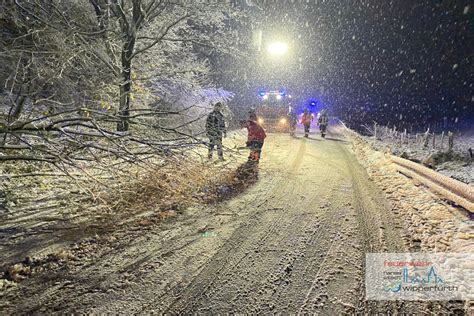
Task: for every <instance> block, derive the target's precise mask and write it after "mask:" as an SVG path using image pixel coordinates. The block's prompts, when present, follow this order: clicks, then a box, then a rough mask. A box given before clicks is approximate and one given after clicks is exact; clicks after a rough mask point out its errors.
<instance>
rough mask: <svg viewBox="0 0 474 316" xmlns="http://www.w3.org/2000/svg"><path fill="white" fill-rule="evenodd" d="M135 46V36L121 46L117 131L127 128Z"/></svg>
mask: <svg viewBox="0 0 474 316" xmlns="http://www.w3.org/2000/svg"><path fill="white" fill-rule="evenodd" d="M134 46H135V38H133V37H132V38H131V39H129V40H128V41H127V43H126V44H125V45H124V47H123V48H122V72H121V77H122V78H121V79H122V80H121V83H120V88H119V90H120V107H119V115H120V121H119V122H118V123H117V131H119V132H126V131H128V130H129V127H130V123H129V116H130V92H131V90H132V59H131V58H132V54H133V48H134Z"/></svg>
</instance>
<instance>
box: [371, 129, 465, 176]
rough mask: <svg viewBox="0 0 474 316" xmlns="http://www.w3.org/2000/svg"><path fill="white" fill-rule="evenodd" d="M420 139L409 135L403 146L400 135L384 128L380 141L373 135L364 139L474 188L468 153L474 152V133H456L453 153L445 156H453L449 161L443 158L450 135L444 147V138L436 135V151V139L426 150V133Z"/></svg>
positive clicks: (380, 149)
mask: <svg viewBox="0 0 474 316" xmlns="http://www.w3.org/2000/svg"><path fill="white" fill-rule="evenodd" d="M379 128H380V127H379ZM418 136H419V137H418V138H416V137H415V135H410V134H408V135H407V137H406V138H405V139H404V142H403V144H401V141H400V137H401V135H400V134H399V133H397V134H396V135H392V134H391V133H385V132H384V129H383V128H380V130H379V132H378V137H377V140H376V141H374V138H373V136H370V137H369V136H367V137H364V138H365V139H366V140H367V141H368V143H369V144H371V145H372V146H373V148H375V149H376V150H378V151H381V152H385V151H386V150H387V148H390V150H391V152H392V153H393V154H394V155H397V156H402V157H404V158H407V159H410V160H413V161H417V162H420V163H423V164H425V165H427V166H429V167H430V168H433V169H434V170H436V171H438V172H440V173H442V174H444V175H447V176H449V177H452V178H454V179H456V180H459V181H462V182H464V183H467V184H471V185H474V159H472V158H471V157H470V155H469V151H468V149H469V148H472V150H473V151H474V131H467V132H464V133H457V134H455V137H454V147H453V154H452V155H451V156H447V155H446V156H444V157H449V158H448V159H446V160H447V161H444V159H443V158H444V157H443V155H442V153H446V152H447V147H448V139H447V136H445V137H444V139H443V143H442V144H441V135H440V134H437V135H436V140H435V149H433V146H432V138H430V139H429V142H428V146H427V147H426V148H424V146H423V145H422V144H421V143H422V142H421V138H422V134H419V135H418ZM436 156H438V157H439V158H437V157H436Z"/></svg>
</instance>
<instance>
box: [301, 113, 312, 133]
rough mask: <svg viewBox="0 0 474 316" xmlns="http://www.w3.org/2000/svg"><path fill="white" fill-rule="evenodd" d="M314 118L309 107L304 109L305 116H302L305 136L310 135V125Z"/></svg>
mask: <svg viewBox="0 0 474 316" xmlns="http://www.w3.org/2000/svg"><path fill="white" fill-rule="evenodd" d="M312 120H313V115H312V114H311V112H309V111H308V109H304V113H303V116H302V117H301V124H303V126H304V137H308V135H309V127H310V125H311V121H312Z"/></svg>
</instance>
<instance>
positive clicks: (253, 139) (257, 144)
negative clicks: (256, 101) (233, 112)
mask: <svg viewBox="0 0 474 316" xmlns="http://www.w3.org/2000/svg"><path fill="white" fill-rule="evenodd" d="M241 123H242V127H246V128H247V131H248V136H247V147H249V148H250V156H249V162H255V163H258V162H259V160H260V157H261V153H262V147H263V142H264V140H265V137H267V135H266V133H265V130H264V129H263V127H262V126H260V124H258V122H257V115H256V113H255V110H250V111H249V118H248V119H247V120H245V121H242V122H241Z"/></svg>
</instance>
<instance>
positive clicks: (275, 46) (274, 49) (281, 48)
mask: <svg viewBox="0 0 474 316" xmlns="http://www.w3.org/2000/svg"><path fill="white" fill-rule="evenodd" d="M287 50H288V45H286V44H285V43H283V42H274V43H271V44H270V45H268V47H267V51H268V52H269V53H270V54H271V55H283V54H284V53H286V51H287Z"/></svg>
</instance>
